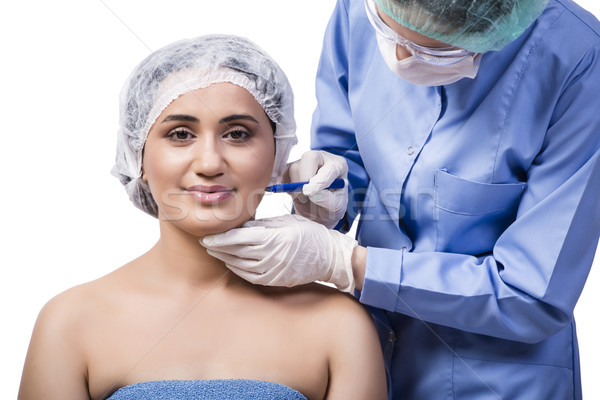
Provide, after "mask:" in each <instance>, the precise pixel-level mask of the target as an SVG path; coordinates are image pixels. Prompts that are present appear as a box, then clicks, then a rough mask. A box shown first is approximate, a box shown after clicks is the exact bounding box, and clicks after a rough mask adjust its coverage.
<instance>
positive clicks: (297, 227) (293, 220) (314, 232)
mask: <svg viewBox="0 0 600 400" xmlns="http://www.w3.org/2000/svg"><path fill="white" fill-rule="evenodd" d="M200 243H201V244H202V245H203V246H204V247H206V248H207V250H208V253H209V254H210V255H211V256H213V257H216V258H218V259H220V260H222V261H223V262H225V264H226V265H227V267H228V268H229V269H231V270H232V271H233V272H234V273H236V274H237V275H239V276H240V277H242V278H244V279H245V280H247V281H249V282H252V283H256V284H259V285H267V286H297V285H303V284H306V283H310V282H314V281H323V282H330V283H333V284H334V285H335V286H336V287H337V288H338V289H339V290H341V291H344V292H350V293H351V292H353V291H354V275H353V273H352V263H351V258H352V251H353V250H354V248H355V247H356V246H357V242H356V240H354V238H352V237H351V236H347V235H344V234H342V233H340V232H338V231H334V230H329V229H327V228H325V227H324V226H323V225H320V224H317V223H315V222H313V221H310V220H308V219H306V218H304V217H302V216H299V215H295V214H294V215H289V214H288V215H283V216H280V217H272V218H265V219H261V220H256V221H249V222H247V223H245V224H244V226H243V227H242V228H237V229H232V230H230V231H227V232H224V233H220V234H217V235H210V236H206V237H204V238H203V239H202V240H201V241H200Z"/></svg>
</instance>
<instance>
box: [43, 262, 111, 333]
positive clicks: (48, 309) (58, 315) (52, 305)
mask: <svg viewBox="0 0 600 400" xmlns="http://www.w3.org/2000/svg"><path fill="white" fill-rule="evenodd" d="M120 274H122V271H121V269H120V268H119V269H117V270H114V271H112V272H110V273H108V274H107V275H104V276H102V277H100V278H97V279H95V280H92V281H89V282H85V283H81V284H79V285H76V286H73V287H71V288H69V289H66V290H64V291H62V292H60V293H59V294H57V295H55V296H54V297H52V298H51V299H50V300H49V301H48V302H47V303H46V304H45V305H44V306H43V307H42V309H41V311H40V313H39V316H38V320H39V319H42V320H45V319H49V320H52V321H53V323H52V325H54V326H56V327H59V326H64V327H68V328H73V325H74V324H78V323H85V322H86V319H89V318H90V317H91V316H93V315H94V314H96V312H97V310H99V309H101V308H102V304H103V303H104V302H106V301H110V298H111V296H110V293H111V292H114V291H115V290H116V289H117V287H118V286H119V282H120V279H119V275H120Z"/></svg>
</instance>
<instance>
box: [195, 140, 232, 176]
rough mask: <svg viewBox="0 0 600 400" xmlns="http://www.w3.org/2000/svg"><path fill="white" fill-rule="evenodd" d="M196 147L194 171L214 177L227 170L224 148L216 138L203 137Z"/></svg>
mask: <svg viewBox="0 0 600 400" xmlns="http://www.w3.org/2000/svg"><path fill="white" fill-rule="evenodd" d="M195 147H196V148H195V149H194V150H195V151H194V167H193V168H194V172H195V173H196V174H197V175H201V176H207V177H214V176H217V175H220V174H222V173H223V172H224V170H225V165H226V162H225V159H224V157H223V150H222V149H221V146H219V143H218V141H217V140H215V139H214V138H201V139H200V140H198V141H197V142H196V146H195Z"/></svg>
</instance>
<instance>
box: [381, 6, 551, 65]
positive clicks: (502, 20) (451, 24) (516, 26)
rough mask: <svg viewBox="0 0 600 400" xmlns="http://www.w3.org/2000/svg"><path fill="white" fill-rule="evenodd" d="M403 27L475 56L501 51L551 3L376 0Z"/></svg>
mask: <svg viewBox="0 0 600 400" xmlns="http://www.w3.org/2000/svg"><path fill="white" fill-rule="evenodd" d="M375 1H376V2H377V4H378V5H379V8H380V9H381V10H382V11H383V12H385V13H386V14H387V15H389V16H390V17H391V18H393V19H394V20H395V21H396V22H398V23H399V24H401V25H403V26H405V27H407V28H408V29H410V30H413V31H415V32H418V33H420V34H422V35H425V36H427V37H430V38H433V39H436V40H439V41H440V42H444V43H448V44H451V45H453V46H456V47H460V48H463V49H466V50H469V51H472V52H474V53H485V52H486V51H490V50H501V49H502V48H503V47H504V46H506V45H507V44H508V43H510V42H512V41H513V40H515V39H516V38H517V37H519V36H520V35H521V33H523V31H525V29H527V27H528V26H529V25H530V24H531V23H532V22H533V21H534V20H535V19H536V18H537V17H538V16H539V15H540V14H541V13H542V11H544V8H546V5H547V4H548V1H549V0H375Z"/></svg>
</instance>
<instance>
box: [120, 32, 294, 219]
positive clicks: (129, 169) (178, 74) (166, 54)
mask: <svg viewBox="0 0 600 400" xmlns="http://www.w3.org/2000/svg"><path fill="white" fill-rule="evenodd" d="M167 78H168V79H167ZM222 82H230V83H233V84H236V85H238V86H240V87H242V88H244V89H246V90H247V91H248V92H249V93H250V94H251V95H252V96H253V97H254V98H255V99H256V101H257V102H258V103H259V104H260V105H261V106H262V108H263V109H264V110H265V113H266V114H267V116H268V117H269V119H271V121H272V122H273V123H274V124H275V165H274V167H273V174H272V176H271V183H275V182H277V181H278V179H279V177H281V174H282V173H283V170H284V168H285V165H286V163H287V158H288V156H289V153H290V150H291V148H292V146H294V145H295V144H296V143H297V138H296V134H295V131H296V123H295V120H294V96H293V92H292V88H291V86H290V84H289V82H288V79H287V77H286V76H285V74H284V73H283V71H282V70H281V68H280V67H279V66H278V65H277V63H275V61H274V60H273V59H272V58H271V57H269V55H267V54H266V53H265V52H264V51H263V50H261V49H260V48H259V47H258V46H256V45H255V44H254V43H253V42H251V41H250V40H248V39H246V38H242V37H238V36H231V35H206V36H201V37H198V38H194V39H185V40H180V41H177V42H175V43H172V44H170V45H167V46H165V47H163V48H161V49H159V50H157V51H155V52H154V53H152V54H151V55H149V56H148V57H147V58H146V59H145V60H143V61H142V62H141V63H140V64H139V65H138V66H137V67H136V68H135V69H134V70H133V72H132V73H131V75H130V76H129V79H128V80H127V82H126V83H125V86H124V87H123V89H122V91H121V99H120V100H121V101H120V118H119V131H118V136H117V155H116V162H115V165H114V167H113V169H112V174H113V175H114V176H116V177H117V178H119V180H120V181H121V183H122V184H123V185H124V186H125V189H126V190H127V193H128V194H129V198H130V199H131V201H133V203H134V204H135V205H136V206H137V207H138V208H140V209H142V210H143V211H145V212H147V213H148V214H150V215H152V216H154V217H156V216H157V215H158V208H157V205H156V202H155V201H154V199H153V198H152V195H151V193H150V188H149V186H148V184H147V182H145V181H144V180H143V179H142V178H141V175H142V154H143V149H144V145H145V143H146V138H147V136H148V131H149V130H150V128H151V127H152V125H153V124H154V121H155V120H156V118H157V117H158V116H159V115H160V114H161V112H162V111H163V110H164V109H165V108H166V107H167V106H168V105H169V104H170V103H171V102H172V101H173V100H175V99H176V98H177V97H179V96H180V95H182V94H184V93H187V92H189V91H192V90H196V89H200V88H204V87H208V86H210V85H212V84H214V83H222Z"/></svg>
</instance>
